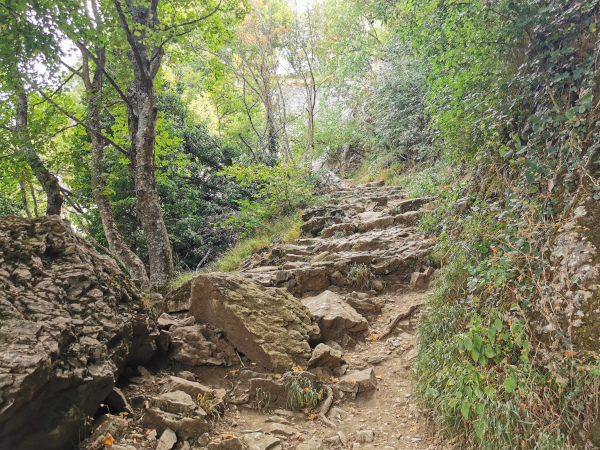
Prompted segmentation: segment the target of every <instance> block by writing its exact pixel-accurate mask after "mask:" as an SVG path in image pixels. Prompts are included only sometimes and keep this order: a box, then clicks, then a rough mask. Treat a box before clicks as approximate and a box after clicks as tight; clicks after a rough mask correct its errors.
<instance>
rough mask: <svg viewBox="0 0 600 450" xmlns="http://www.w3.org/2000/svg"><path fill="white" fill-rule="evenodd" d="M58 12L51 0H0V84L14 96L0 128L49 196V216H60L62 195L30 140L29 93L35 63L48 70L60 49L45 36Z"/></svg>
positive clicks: (67, 4)
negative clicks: (10, 113) (0, 0)
mask: <svg viewBox="0 0 600 450" xmlns="http://www.w3.org/2000/svg"><path fill="white" fill-rule="evenodd" d="M62 6H63V7H64V8H65V10H67V11H69V10H73V9H76V8H77V6H76V5H75V4H74V3H72V2H70V1H65V4H64V5H62ZM63 12H65V11H64V10H63ZM58 13H59V8H58V6H57V5H55V4H54V5H53V4H52V3H51V2H36V3H35V4H34V5H29V4H28V2H26V1H15V2H10V3H8V4H6V3H0V23H2V33H1V37H0V53H1V54H2V59H1V63H0V64H1V65H0V85H1V87H2V90H3V91H4V93H5V94H11V96H12V98H13V99H14V117H13V118H12V120H11V119H8V118H7V119H8V120H9V122H8V123H4V124H2V128H3V129H4V130H6V131H9V132H11V133H12V134H13V139H14V142H15V145H17V146H18V147H19V152H20V154H21V156H22V157H23V158H24V159H25V160H26V161H27V163H28V164H29V165H30V167H31V170H32V171H33V173H34V175H35V177H36V178H37V179H38V181H39V182H40V184H41V185H42V188H43V189H44V192H45V193H46V195H47V198H48V201H47V207H46V214H48V215H60V213H61V207H62V203H63V195H62V193H61V187H60V183H59V180H58V178H57V177H56V175H54V174H52V173H51V172H50V171H49V170H48V168H47V167H46V164H45V163H44V161H43V160H42V158H41V157H40V156H39V154H38V152H37V151H36V148H35V146H34V144H33V142H32V137H31V135H30V131H29V115H30V108H29V99H28V95H29V94H30V92H31V83H32V80H33V78H35V75H36V72H37V71H36V68H35V65H36V64H46V65H47V67H48V68H49V69H51V68H52V67H55V66H56V64H57V56H58V55H60V53H61V52H62V49H61V48H60V45H59V43H58V42H56V41H54V40H52V39H48V33H53V32H56V30H57V27H56V25H55V24H54V23H53V22H52V18H54V17H56V16H57V14H58ZM37 78H40V76H39V75H38V76H37Z"/></svg>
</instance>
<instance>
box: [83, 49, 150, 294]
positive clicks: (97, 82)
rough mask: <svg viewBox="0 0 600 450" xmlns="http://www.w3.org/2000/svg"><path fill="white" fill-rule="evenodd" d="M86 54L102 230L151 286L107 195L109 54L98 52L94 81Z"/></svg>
mask: <svg viewBox="0 0 600 450" xmlns="http://www.w3.org/2000/svg"><path fill="white" fill-rule="evenodd" d="M82 55H83V69H82V70H83V72H82V75H83V77H82V78H83V83H84V85H85V89H86V93H87V101H88V127H89V128H90V131H91V132H90V140H91V143H92V150H91V157H92V158H91V161H92V189H93V190H92V192H93V195H94V201H95V202H96V205H97V206H98V212H99V213H100V219H101V220H102V228H103V229H104V235H105V236H106V240H107V242H108V248H109V249H110V252H111V253H112V255H113V256H114V257H115V258H117V260H118V261H119V262H120V263H121V264H122V265H123V267H125V269H126V270H127V272H128V273H129V275H130V276H131V278H132V279H133V280H134V281H135V282H137V283H138V284H139V285H140V286H141V287H142V288H146V287H148V286H149V284H150V280H149V278H148V273H147V272H146V267H145V266H144V263H143V262H142V260H141V259H140V258H139V257H138V256H137V255H136V254H135V253H134V252H133V251H131V249H130V248H129V246H128V245H127V244H126V243H125V240H124V239H123V236H122V235H121V233H120V232H119V228H118V226H117V222H116V220H115V216H114V212H113V209H112V205H111V204H110V199H109V198H108V195H107V194H106V183H105V182H104V178H103V177H102V174H103V173H104V147H105V145H106V143H105V142H104V140H103V139H102V135H101V124H100V110H101V107H102V98H101V89H102V71H103V69H104V67H103V66H104V63H105V55H104V50H103V49H99V48H97V49H96V68H95V70H94V75H93V78H90V70H89V61H88V56H87V53H86V52H85V51H82Z"/></svg>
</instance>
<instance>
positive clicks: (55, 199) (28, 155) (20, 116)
mask: <svg viewBox="0 0 600 450" xmlns="http://www.w3.org/2000/svg"><path fill="white" fill-rule="evenodd" d="M28 108H29V104H28V102H27V94H26V93H25V92H23V90H22V88H21V89H20V92H19V93H18V94H17V107H16V114H17V120H16V127H15V130H16V132H17V137H18V138H19V141H20V146H21V151H22V152H23V155H25V159H26V160H27V162H28V163H29V166H30V167H31V170H32V171H33V174H34V175H35V177H36V178H37V179H38V181H39V182H40V184H41V185H42V188H43V189H44V192H45V193H46V196H47V197H48V203H47V206H46V215H48V216H51V215H60V212H61V208H62V203H63V196H62V194H61V193H60V184H59V182H58V178H56V177H55V176H54V175H53V174H51V173H50V171H49V170H48V169H47V168H46V166H45V165H44V162H43V161H42V160H41V158H40V157H39V156H38V154H37V153H36V152H35V149H34V148H33V144H32V143H31V138H30V136H29V129H28V127H27V119H28V117H27V115H28Z"/></svg>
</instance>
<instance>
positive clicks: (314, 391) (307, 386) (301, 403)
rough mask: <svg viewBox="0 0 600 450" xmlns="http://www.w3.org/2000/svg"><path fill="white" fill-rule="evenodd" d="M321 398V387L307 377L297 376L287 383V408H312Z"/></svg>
mask: <svg viewBox="0 0 600 450" xmlns="http://www.w3.org/2000/svg"><path fill="white" fill-rule="evenodd" d="M322 398H323V389H322V388H320V387H319V383H318V382H317V383H313V382H312V381H310V380H309V379H308V378H305V377H302V376H298V377H296V378H294V380H293V381H291V382H290V383H289V385H288V400H287V406H288V408H289V409H293V410H298V409H305V408H307V409H314V408H316V406H317V404H318V403H319V400H321V399H322Z"/></svg>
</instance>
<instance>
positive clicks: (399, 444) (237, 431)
mask: <svg viewBox="0 0 600 450" xmlns="http://www.w3.org/2000/svg"><path fill="white" fill-rule="evenodd" d="M330 199H331V203H332V204H333V206H336V207H338V208H340V209H341V210H342V211H343V214H344V215H345V217H344V219H343V220H342V221H341V222H340V223H338V224H333V223H327V224H326V225H329V227H333V236H331V235H332V230H331V229H330V230H329V232H328V231H326V230H327V227H324V230H319V229H318V228H321V227H320V225H318V226H317V227H316V228H315V227H312V225H310V220H309V223H308V224H307V225H308V226H306V225H305V227H304V230H305V232H308V233H311V232H312V233H313V234H318V235H319V237H315V238H309V239H302V240H299V241H298V242H297V243H296V245H295V246H288V247H287V249H286V248H285V247H284V248H283V249H282V250H283V251H281V252H280V253H282V254H283V255H284V256H283V257H282V260H281V261H280V263H281V265H282V266H283V267H284V269H285V268H288V269H290V270H294V269H298V268H302V267H304V264H305V263H309V264H311V265H313V266H314V265H315V262H314V261H315V259H321V258H323V259H324V260H328V261H336V260H339V259H342V258H350V259H352V258H355V259H357V260H358V259H360V258H359V257H362V260H363V261H367V260H368V258H365V257H364V256H365V255H373V256H376V257H377V256H381V255H385V257H397V256H398V257H400V258H402V259H403V260H405V261H410V260H411V258H412V259H413V260H414V261H415V262H416V263H417V264H422V261H423V259H424V257H425V256H426V254H427V253H428V249H429V248H430V244H429V243H425V245H423V239H422V237H421V236H419V235H418V233H417V231H416V230H415V229H414V228H412V227H411V226H410V225H411V224H412V223H413V222H414V220H415V213H414V210H417V209H418V208H419V207H420V202H418V201H417V202H415V203H414V205H413V206H410V205H409V203H410V202H406V201H404V200H403V198H402V193H401V191H400V190H399V189H397V188H394V187H383V186H380V185H379V186H377V185H374V184H371V185H365V186H351V185H349V186H347V188H345V189H341V190H337V191H335V192H334V193H332V194H331V196H330ZM415 205H416V206H415ZM350 210H353V211H350ZM329 212H332V211H331V209H330V211H329ZM395 212H396V213H398V212H399V213H400V214H396V215H394V213H395ZM319 214H320V213H319ZM309 215H310V214H308V215H306V217H307V218H308V216H309ZM389 217H396V219H395V220H393V221H390V220H386V219H385V218H389ZM312 221H314V222H315V223H316V222H318V220H315V219H314V218H313V219H312ZM345 224H346V225H348V224H350V225H353V226H355V227H356V228H352V227H351V226H350V225H348V226H346V225H345ZM365 224H366V225H365ZM351 229H356V231H357V232H356V233H349V232H348V231H349V230H351ZM360 229H363V230H364V231H363V232H360V231H359V230H360ZM338 230H345V232H346V233H347V236H343V237H342V236H341V234H342V233H339V232H337V233H336V231H338ZM323 235H325V236H327V235H329V236H331V237H329V238H324V237H322V236H323ZM302 248H304V249H305V250H306V252H303V251H302ZM336 248H337V249H340V250H339V251H336V250H335V249H336ZM325 249H327V250H325ZM362 249H366V251H364V250H362ZM423 249H425V250H424V251H423ZM330 250H331V251H330ZM324 252H327V253H328V254H327V255H325V256H324V257H323V256H322V255H323V253H324ZM298 255H300V256H302V255H309V256H307V257H305V258H302V257H300V258H299V257H298ZM323 259H321V260H323ZM377 262H378V260H377V259H376V260H375V261H374V262H373V263H372V266H376V264H377ZM271 264H272V263H271V262H270V260H269V259H268V258H255V259H254V260H251V261H249V262H248V263H247V264H246V265H245V267H244V270H243V272H242V273H246V274H251V275H250V276H252V277H253V278H255V279H256V280H257V281H259V282H261V283H263V284H265V285H268V286H270V285H273V284H275V285H277V284H276V278H275V276H274V275H273V272H272V269H271V268H272V267H274V266H272V265H271ZM317 264H318V263H317ZM366 265H369V263H368V262H367V263H366ZM280 268H281V267H280ZM412 270H415V271H417V270H418V267H415V268H413V269H412ZM421 272H422V273H426V268H425V267H423V268H421ZM413 273H414V272H412V273H411V272H409V273H408V275H407V272H406V270H399V269H398V270H394V269H392V270H391V272H390V273H388V274H385V275H383V276H382V277H381V279H382V280H383V281H384V283H385V284H386V285H387V287H386V288H385V289H383V290H382V291H381V292H379V293H377V292H375V291H373V290H371V291H364V290H363V292H365V293H366V294H367V295H368V302H369V301H370V302H371V304H374V305H380V306H381V311H380V312H378V313H376V314H369V315H367V316H366V317H367V318H368V320H369V330H368V332H367V333H365V334H364V336H363V337H362V340H360V341H358V342H357V344H356V346H355V347H354V348H351V349H345V352H344V353H345V358H346V361H347V363H348V365H349V367H348V371H352V370H361V369H364V368H368V367H373V368H374V371H375V374H376V376H377V380H378V383H377V389H376V390H374V391H371V392H366V393H364V394H361V393H359V394H358V395H357V396H356V398H351V397H350V396H345V397H344V398H343V399H336V400H335V402H334V404H333V407H332V409H331V410H330V412H329V415H328V417H329V419H330V420H331V421H332V422H333V423H334V424H335V425H336V428H335V429H333V428H330V427H327V426H325V425H324V424H323V423H321V422H320V421H319V420H318V419H316V420H308V419H307V415H306V414H305V413H302V412H297V413H290V412H288V411H282V410H276V411H275V413H274V412H273V411H270V412H268V413H261V412H258V411H256V410H251V409H248V408H245V407H237V406H233V405H230V406H229V408H230V411H228V412H227V413H226V414H225V416H224V419H223V420H222V421H221V422H220V423H219V425H218V426H217V432H218V433H220V434H229V433H231V434H234V435H238V436H239V435H242V436H243V435H247V434H248V433H246V432H248V431H252V432H253V434H255V435H257V436H258V435H260V434H261V433H267V435H268V433H269V431H268V430H270V429H271V430H272V429H273V428H274V427H273V423H277V422H279V423H282V424H283V425H288V426H291V427H293V429H294V430H295V431H296V434H294V435H293V436H287V437H286V436H285V435H284V433H283V432H280V433H277V432H276V431H275V432H273V433H272V434H273V435H274V436H275V437H276V438H277V439H278V440H279V442H278V443H277V444H275V442H274V441H273V448H276V447H277V445H281V447H283V448H295V447H297V446H298V445H300V444H301V443H302V442H304V444H303V445H302V446H301V447H299V448H301V449H303V450H308V449H318V448H340V447H343V448H351V447H353V448H357V447H360V448H365V449H368V448H381V449H384V448H388V449H392V448H393V449H438V448H440V449H441V448H444V447H443V445H439V444H438V443H437V442H435V441H434V437H433V426H432V424H431V423H430V421H428V420H426V418H425V417H423V416H422V415H421V414H420V413H419V411H418V409H417V407H416V404H415V403H414V402H413V397H412V389H411V379H412V376H411V363H412V359H413V358H414V357H415V355H416V352H417V349H416V348H415V344H416V335H415V333H416V328H417V322H418V318H419V311H418V309H417V311H416V312H415V313H414V314H412V315H410V316H409V317H408V318H406V319H404V320H401V321H400V322H399V323H398V325H397V326H396V327H395V329H394V331H393V332H392V334H391V335H390V336H389V337H387V338H386V339H383V340H379V339H378V335H380V334H382V333H383V332H384V330H386V328H387V326H388V325H389V324H390V323H391V321H392V320H393V318H395V317H396V316H397V315H398V314H400V313H402V312H405V311H408V310H409V309H410V307H411V306H420V305H422V304H424V302H425V301H426V296H427V287H426V285H423V286H421V287H420V288H417V289H415V288H414V287H411V286H410V284H409V281H410V277H413V276H414V278H417V279H418V278H421V279H422V280H423V281H429V280H428V279H427V278H426V277H424V276H423V275H421V276H420V277H419V276H418V275H413ZM280 279H281V276H280ZM418 283H419V281H417V284H418ZM413 284H414V280H413ZM288 286H289V285H288ZM288 288H289V287H288ZM292 289H296V292H297V293H299V294H303V289H302V286H293V288H292ZM328 289H329V290H333V291H335V292H337V293H338V294H339V295H341V296H346V295H352V292H353V291H354V290H355V289H356V288H355V287H353V286H348V285H346V286H335V285H334V286H329V287H328ZM317 292H318V291H317ZM317 292H310V294H311V295H314V294H316V293H317ZM304 295H306V294H304ZM313 419H314V418H313ZM275 428H276V427H275ZM280 431H281V430H280ZM250 434H252V433H250ZM371 439H372V440H371ZM265 448H266V447H265Z"/></svg>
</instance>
